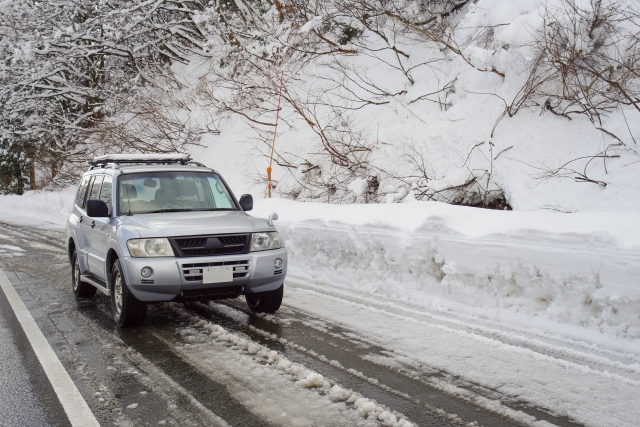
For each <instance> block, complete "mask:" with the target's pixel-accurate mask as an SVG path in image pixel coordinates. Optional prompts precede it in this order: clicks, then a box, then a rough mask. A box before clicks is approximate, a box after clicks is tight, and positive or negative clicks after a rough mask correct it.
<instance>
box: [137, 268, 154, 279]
mask: <svg viewBox="0 0 640 427" xmlns="http://www.w3.org/2000/svg"><path fill="white" fill-rule="evenodd" d="M140 274H141V275H142V277H150V276H151V275H152V274H153V270H152V269H151V267H143V268H142V270H140Z"/></svg>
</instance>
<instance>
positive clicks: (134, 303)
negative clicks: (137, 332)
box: [110, 259, 147, 328]
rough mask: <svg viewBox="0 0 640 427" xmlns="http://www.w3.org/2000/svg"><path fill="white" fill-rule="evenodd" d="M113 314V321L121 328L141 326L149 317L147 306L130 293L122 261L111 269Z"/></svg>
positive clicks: (116, 262)
mask: <svg viewBox="0 0 640 427" xmlns="http://www.w3.org/2000/svg"><path fill="white" fill-rule="evenodd" d="M110 299H111V312H112V313H113V319H114V320H115V321H116V323H117V324H118V326H120V327H121V328H129V327H133V326H140V325H142V323H144V318H145V316H146V315H147V304H146V303H144V302H142V301H138V300H137V299H136V297H134V296H133V294H132V293H131V291H129V286H128V285H127V282H126V281H125V279H124V274H123V273H122V266H121V265H120V260H119V259H117V260H116V261H115V262H114V263H113V267H112V269H111V298H110Z"/></svg>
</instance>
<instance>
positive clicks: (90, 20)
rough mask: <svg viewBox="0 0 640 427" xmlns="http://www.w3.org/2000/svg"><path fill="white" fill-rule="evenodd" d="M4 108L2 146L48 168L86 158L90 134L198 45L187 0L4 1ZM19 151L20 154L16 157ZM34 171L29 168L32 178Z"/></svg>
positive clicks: (0, 72) (0, 74) (0, 85)
mask: <svg viewBox="0 0 640 427" xmlns="http://www.w3.org/2000/svg"><path fill="white" fill-rule="evenodd" d="M0 7H2V11H1V12H2V18H1V21H0V37H1V38H0V53H1V54H2V63H1V64H0V100H1V101H2V104H1V106H0V108H1V111H0V117H1V119H2V123H1V125H0V126H1V127H0V129H1V131H2V137H1V138H2V139H1V141H2V149H3V150H4V152H5V153H7V154H6V155H11V156H13V158H15V159H24V160H25V161H27V162H31V164H36V165H39V166H43V165H45V166H47V168H46V169H47V170H48V171H49V173H50V176H51V177H55V176H56V175H59V176H60V177H62V178H63V177H64V176H63V175H60V173H61V168H62V167H64V165H65V164H69V163H70V162H74V161H81V160H84V159H86V157H87V155H88V152H87V150H88V147H87V145H86V144H85V142H86V141H87V139H88V138H89V137H90V136H91V135H92V134H93V132H95V131H96V130H97V129H98V128H99V127H100V124H101V123H102V122H103V121H104V120H105V119H106V118H108V117H110V116H113V115H115V114H120V113H122V112H126V111H127V105H129V104H130V103H131V102H132V101H134V100H135V99H136V98H138V97H139V96H141V95H140V93H141V92H144V90H146V89H149V88H152V87H154V86H156V85H162V84H163V77H164V76H166V75H167V74H169V73H168V68H167V67H168V66H169V65H170V64H171V63H173V62H175V61H180V62H186V61H187V60H188V58H189V56H190V55H193V54H199V53H201V52H202V51H201V48H200V47H201V44H202V41H203V38H202V34H201V33H200V31H199V29H198V27H197V26H196V25H195V24H194V22H193V15H194V13H196V12H197V11H200V10H202V5H201V3H200V2H198V1H190V0H150V1H133V0H111V1H90V2H85V1H79V0H78V1H75V0H50V1H46V2H40V1H30V0H26V1H21V2H3V3H2V6H0ZM19 161H20V160H19ZM33 179H34V173H33V172H32V173H31V184H32V185H33V184H34V182H33Z"/></svg>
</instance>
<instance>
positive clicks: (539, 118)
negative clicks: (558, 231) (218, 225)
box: [175, 0, 640, 212]
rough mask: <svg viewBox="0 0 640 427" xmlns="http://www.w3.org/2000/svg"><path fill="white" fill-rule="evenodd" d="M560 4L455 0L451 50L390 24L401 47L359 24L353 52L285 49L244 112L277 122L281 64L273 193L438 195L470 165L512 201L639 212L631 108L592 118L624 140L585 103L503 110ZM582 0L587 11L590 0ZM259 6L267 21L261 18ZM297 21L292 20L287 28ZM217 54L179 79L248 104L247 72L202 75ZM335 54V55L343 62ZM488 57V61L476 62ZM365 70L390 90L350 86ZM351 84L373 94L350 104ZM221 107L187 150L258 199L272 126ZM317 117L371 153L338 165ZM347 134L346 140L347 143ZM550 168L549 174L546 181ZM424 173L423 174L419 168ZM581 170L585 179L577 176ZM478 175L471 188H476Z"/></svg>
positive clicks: (322, 197) (342, 199)
mask: <svg viewBox="0 0 640 427" xmlns="http://www.w3.org/2000/svg"><path fill="white" fill-rule="evenodd" d="M326 3H327V4H329V3H330V2H326ZM409 3H411V2H408V3H407V4H409ZM561 3H562V0H548V1H544V2H540V1H537V0H479V1H476V2H468V3H466V4H465V6H464V7H463V8H461V9H460V10H459V11H457V12H456V14H455V15H454V16H451V17H449V19H450V20H451V22H452V25H454V27H453V28H454V30H453V33H452V36H451V37H452V40H454V41H455V43H458V47H460V49H463V51H462V55H457V54H453V53H452V52H451V51H450V50H446V49H440V48H439V45H434V44H433V43H432V44H430V43H427V42H422V41H416V40H412V39H410V38H409V37H408V36H407V37H405V38H403V37H402V35H399V34H394V37H396V38H395V39H394V42H395V43H396V46H398V47H399V49H401V50H402V51H403V52H405V53H406V54H407V57H406V58H405V57H404V56H401V55H400V56H398V55H396V54H395V53H394V52H393V51H391V50H390V49H389V47H388V46H386V45H385V44H384V43H383V42H382V41H380V39H376V37H375V35H372V34H370V33H368V32H367V31H366V30H365V31H364V33H363V34H364V35H363V40H361V41H360V43H361V45H360V46H364V47H359V46H356V47H354V49H356V50H358V51H359V52H360V53H359V54H356V55H344V56H339V55H338V56H336V57H332V58H331V59H329V58H324V57H321V59H319V60H315V61H310V63H309V64H308V65H305V66H304V67H302V66H299V64H298V63H296V62H294V61H293V60H291V61H290V62H286V61H285V62H283V63H282V64H281V65H269V64H267V63H265V65H264V67H263V69H261V72H263V73H264V74H265V75H268V76H269V78H270V79H271V80H269V81H268V82H267V81H266V80H260V81H259V82H260V83H265V84H267V83H269V84H272V85H273V87H271V88H270V89H269V90H267V91H266V92H264V93H263V92H260V94H261V95H260V96H263V95H264V98H265V99H264V103H263V105H262V106H261V107H260V108H256V111H259V114H258V113H256V114H258V115H257V116H252V117H253V118H254V119H259V121H261V122H265V123H274V122H275V115H276V114H275V109H276V104H277V98H278V96H277V95H278V81H277V78H278V77H279V75H280V71H282V72H283V73H284V95H285V96H284V98H283V107H282V111H281V113H280V125H279V127H278V136H277V140H276V147H275V148H276V160H277V161H278V162H279V164H278V163H276V164H274V172H273V176H274V179H275V181H276V183H277V188H276V193H278V194H280V195H281V196H284V195H286V197H290V196H292V195H293V196H296V195H299V198H300V199H301V200H317V201H321V202H327V201H329V202H332V203H336V202H337V203H350V202H364V201H366V200H372V199H375V200H376V201H383V202H384V201H388V202H398V201H412V200H415V199H416V198H417V199H423V200H424V199H426V197H427V196H426V195H431V196H433V195H434V194H435V197H436V198H438V196H439V194H438V192H439V191H441V190H442V189H443V188H447V187H451V186H456V185H460V184H463V183H465V182H468V180H469V179H470V178H472V177H476V178H477V179H478V182H479V183H480V187H483V188H484V189H485V190H486V189H494V190H496V191H499V190H503V191H504V194H505V196H506V199H507V201H508V202H509V203H510V205H511V206H512V207H513V208H514V209H515V210H538V209H551V210H560V211H569V212H573V211H580V212H582V211H639V210H640V199H639V198H637V197H634V196H633V195H634V194H637V193H638V192H639V191H640V179H639V178H640V163H638V162H637V160H638V158H639V157H638V153H637V146H636V145H635V140H634V135H635V136H637V135H640V120H638V119H637V111H635V110H634V109H633V108H631V107H630V108H626V112H623V111H622V110H615V111H614V110H612V111H610V112H609V113H608V114H606V115H604V116H602V119H603V123H602V124H601V126H600V125H598V126H600V127H602V129H605V130H606V131H607V132H609V133H610V134H615V135H617V136H619V138H620V139H621V141H622V142H624V143H625V144H627V147H626V148H625V149H622V147H621V146H616V145H615V144H617V143H618V141H617V140H615V138H613V137H612V136H610V134H607V133H605V132H603V131H601V130H598V129H596V127H597V126H595V125H594V124H593V123H592V122H591V121H590V120H589V119H588V118H587V117H586V115H584V114H574V115H571V116H570V117H566V116H560V115H556V114H553V113H552V112H551V111H550V110H549V109H548V108H546V107H545V99H544V98H535V102H533V101H534V100H533V99H532V100H531V102H527V103H525V104H524V105H522V106H521V108H520V109H519V110H518V112H517V114H515V115H514V116H513V117H509V116H508V115H504V113H505V106H506V105H510V104H511V103H512V102H513V101H514V100H515V99H517V98H518V96H519V94H521V91H522V90H523V87H525V86H526V82H527V79H528V77H529V76H530V72H531V69H532V67H533V62H532V61H533V58H534V56H535V49H534V48H533V47H532V44H533V43H534V39H535V37H537V35H539V34H540V32H541V31H543V30H544V29H545V28H544V19H543V17H544V15H545V14H547V19H548V14H549V13H553V10H554V9H553V8H554V7H560V6H559V5H560V4H561ZM582 3H584V2H582ZM582 3H581V5H582V6H581V7H585V8H586V9H585V10H588V9H589V6H588V5H587V3H584V4H582ZM549 11H551V12H549ZM565 12H566V11H565ZM269 13H271V12H267V13H266V14H265V16H264V19H265V21H269V19H271V15H269ZM273 13H275V12H273ZM570 18H572V15H571V14H570V13H569V14H568V15H567V14H565V15H562V13H560V12H558V20H565V21H566V20H567V19H570ZM328 19H329V18H325V20H328ZM320 21H322V17H314V18H312V19H310V21H309V22H308V23H307V25H302V24H304V23H296V22H290V23H287V22H286V21H285V22H284V23H283V24H280V26H277V25H276V26H274V27H273V28H271V27H269V29H272V30H273V31H274V33H276V36H273V35H271V34H268V33H267V32H266V30H265V32H264V34H262V33H259V31H258V30H256V34H260V37H265V38H266V39H267V41H269V43H267V42H265V45H264V46H262V47H261V48H262V49H264V50H265V55H272V54H274V52H276V51H278V49H284V47H283V46H286V42H285V41H283V40H290V39H291V38H293V37H294V36H295V35H296V34H302V33H304V34H307V33H308V30H309V28H308V27H310V26H313V25H316V24H317V23H318V22H320ZM298 24H300V26H301V27H302V28H297V27H296V25H298ZM312 24H313V25H312ZM274 25H275V24H274ZM327 25H328V24H327ZM353 25H356V24H353ZM385 31H391V30H389V29H386V30H385ZM269 37H271V38H269ZM272 39H273V40H272ZM346 47H351V45H347V46H346ZM376 48H379V51H375V49H376ZM591 48H592V47H589V49H591ZM212 49H214V50H215V49H221V48H220V47H219V46H214V47H213V48H212ZM367 49H370V50H367ZM585 49H586V47H585ZM374 51H375V52H374ZM225 52H226V51H224V50H221V51H220V53H219V54H217V55H216V56H215V59H214V60H211V61H208V62H207V61H194V62H193V63H191V64H190V65H188V66H187V67H182V66H176V67H175V70H176V72H177V73H178V74H179V75H180V76H181V77H182V78H183V80H184V81H185V82H186V83H187V85H191V86H192V87H196V86H197V87H198V88H199V89H202V87H209V89H210V90H211V91H212V92H211V93H213V94H215V95H216V96H217V97H218V98H221V99H225V100H226V101H227V102H228V103H230V105H232V107H233V106H237V108H245V107H246V106H245V105H241V104H234V103H241V102H242V100H243V99H245V100H246V98H247V97H248V96H250V93H252V92H256V91H258V90H259V89H258V88H255V87H254V86H252V85H254V84H257V83H256V82H257V81H258V80H255V81H254V80H251V78H253V77H251V74H250V73H249V72H247V73H248V74H247V75H246V76H247V77H246V78H247V81H246V82H245V85H244V86H243V85H242V84H239V85H238V86H237V87H236V88H235V89H232V85H231V84H229V85H226V86H224V87H222V85H223V83H224V81H221V80H210V79H211V76H212V75H215V74H216V73H220V74H223V73H224V72H225V70H226V68H221V67H220V65H219V64H220V63H221V60H220V59H219V58H220V57H224V55H225ZM372 52H373V53H372ZM274 55H275V54H274ZM396 56H398V58H399V59H396ZM398 61H400V62H398ZM336 64H339V66H340V67H342V68H340V72H337V71H336V67H338V65H336ZM399 64H402V66H403V67H406V69H411V71H410V72H408V73H407V74H408V75H409V76H410V77H411V81H410V80H409V79H408V78H407V77H406V76H405V74H403V72H402V70H401V69H400V68H399V67H400V65H399ZM492 69H493V70H495V71H496V72H490V71H486V70H492ZM500 74H503V75H504V77H502V76H501V75H500ZM265 79H266V77H265ZM349 79H352V80H349ZM240 80H241V78H240ZM352 81H353V82H356V83H353V82H352ZM364 81H366V82H368V84H370V86H367V88H366V89H367V90H370V91H374V92H376V91H377V93H387V94H395V95H393V96H390V95H380V96H372V95H371V93H368V92H367V91H366V90H363V89H362V88H361V87H359V86H358V84H361V83H362V82H364ZM345 82H346V83H345ZM198 83H199V84H200V86H198ZM203 85H204V86H203ZM216 85H219V86H220V87H218V86H216ZM336 85H337V86H340V85H342V86H340V87H341V89H340V90H337V89H336V90H334V89H332V88H333V87H334V86H336ZM249 87H251V89H249ZM346 89H349V90H352V91H354V93H355V95H353V94H352V98H349V99H350V100H351V101H349V102H351V104H349V102H347V101H345V102H343V103H342V104H341V103H340V102H338V101H337V100H336V99H338V98H339V97H340V96H348V95H349V94H348V93H347V91H346ZM234 91H236V92H234ZM429 94H430V95H429ZM356 95H357V96H356ZM353 96H356V97H363V98H365V99H366V100H367V101H375V102H376V103H363V102H355V101H354V100H353V99H354V98H353ZM261 99H262V98H261ZM323 102H324V103H334V104H335V105H338V104H340V108H339V109H338V110H339V111H335V110H331V109H327V108H325V109H324V110H323V108H324V107H325V106H324V105H323V104H322V103H323ZM296 103H297V104H296ZM314 103H316V104H314ZM294 104H295V105H294ZM347 104H349V105H350V107H349V106H348V105H347ZM363 104H365V105H363ZM296 107H298V108H303V109H305V110H304V111H306V113H307V117H308V118H313V120H312V122H313V123H309V122H308V121H306V119H304V118H303V117H301V114H300V112H299V110H297V109H296ZM208 108H213V106H212V105H209V106H208ZM252 108H253V107H252ZM243 111H245V112H246V114H251V111H252V110H251V108H249V107H246V110H243ZM311 112H313V114H311ZM314 114H315V115H314ZM503 115H504V117H503ZM312 116H313V117H312ZM223 117H224V118H223V119H222V120H221V122H220V125H219V130H220V134H219V135H207V136H205V137H204V138H203V140H202V143H203V147H194V148H193V150H192V154H193V155H194V158H196V159H197V160H199V161H202V162H204V163H206V164H208V165H210V166H212V167H214V168H216V169H218V170H219V171H220V172H221V173H222V174H223V175H224V176H225V177H226V178H227V179H228V180H229V181H230V182H231V184H232V186H233V187H234V188H235V189H236V190H240V189H242V190H244V191H243V192H249V191H252V192H253V193H254V195H257V196H259V197H264V195H265V193H266V184H265V180H266V172H265V169H266V167H267V166H268V165H269V159H268V154H269V152H270V147H269V146H270V144H271V142H272V135H273V134H272V131H273V127H270V126H261V125H260V124H256V123H252V124H251V125H250V123H249V122H248V121H247V120H246V119H245V118H244V117H243V116H241V115H237V114H230V113H228V114H224V115H223ZM501 117H502V119H501V120H499V119H500V118H501ZM316 119H317V120H316ZM319 126H320V127H322V126H324V128H323V129H324V131H326V132H332V131H336V132H338V131H340V132H345V134H347V131H348V132H351V134H350V135H351V136H354V137H357V138H360V139H358V141H360V142H362V143H363V144H364V145H366V147H368V148H367V149H370V151H367V152H366V153H365V154H363V155H362V158H359V160H358V161H359V162H360V163H359V164H358V165H357V166H353V167H350V169H349V168H347V167H345V168H341V167H340V166H336V164H335V162H333V161H332V160H331V159H330V155H329V154H328V152H327V150H326V148H325V147H324V145H323V144H324V142H321V138H320V136H319V134H318V127H319ZM256 129H258V130H259V132H256ZM261 132H262V133H261ZM351 136H350V137H351ZM336 138H337V137H336ZM357 138H356V139H357ZM636 139H637V138H636ZM350 141H351V142H350V143H352V144H355V145H356V146H357V142H358V141H355V142H354V139H352V140H350ZM612 144H613V145H612ZM607 147H609V151H607V154H609V155H614V156H618V155H619V157H613V158H607V159H603V158H601V157H596V158H593V156H595V155H597V154H599V153H602V152H603V150H605V149H606V148H607ZM627 148H628V149H627ZM567 163H568V164H567ZM563 165H564V166H565V167H564V168H562V167H563ZM420 168H423V170H420ZM346 169H349V170H348V171H347V170H346ZM555 170H558V172H559V174H558V175H559V177H554V178H551V179H545V178H547V177H548V175H549V173H550V172H551V171H555ZM423 173H424V174H426V177H425V176H422V177H421V174H423ZM581 174H584V175H586V176H587V177H588V178H589V179H591V180H593V181H594V182H584V181H581V182H578V181H575V180H574V178H577V179H578V180H580V179H581V177H580V175H581ZM374 178H375V181H373V180H374ZM261 180H262V183H259V182H260V181H261ZM595 181H598V182H601V183H602V184H606V187H605V186H603V185H599V184H597V183H595ZM257 182H258V184H256V183H257ZM367 182H375V183H376V185H377V186H375V194H373V195H372V194H367ZM472 187H473V186H472ZM480 187H473V188H472V189H471V191H480V192H482V191H484V190H483V189H482V188H480ZM327 189H329V190H330V191H329V190H327ZM372 190H373V189H372ZM333 192H335V195H332V193H333ZM425 194H426V195H425Z"/></svg>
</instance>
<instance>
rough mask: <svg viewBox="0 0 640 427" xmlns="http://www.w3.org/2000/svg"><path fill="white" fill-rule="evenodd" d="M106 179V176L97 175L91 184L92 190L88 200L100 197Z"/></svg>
mask: <svg viewBox="0 0 640 427" xmlns="http://www.w3.org/2000/svg"><path fill="white" fill-rule="evenodd" d="M103 179H104V175H96V177H95V178H94V179H93V182H92V184H91V190H90V191H89V196H87V200H90V199H97V198H98V196H99V195H100V186H101V185H102V180H103Z"/></svg>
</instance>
